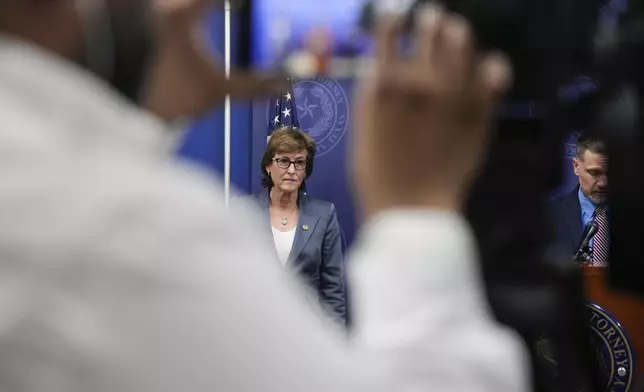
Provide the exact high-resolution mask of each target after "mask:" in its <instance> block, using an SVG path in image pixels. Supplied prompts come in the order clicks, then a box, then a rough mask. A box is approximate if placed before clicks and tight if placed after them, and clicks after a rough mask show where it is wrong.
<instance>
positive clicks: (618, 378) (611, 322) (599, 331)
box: [587, 303, 635, 392]
mask: <svg viewBox="0 0 644 392" xmlns="http://www.w3.org/2000/svg"><path fill="white" fill-rule="evenodd" d="M587 307H588V326H589V328H590V330H591V339H592V344H593V346H594V347H595V350H596V353H597V360H598V363H599V370H600V372H601V377H602V380H603V382H604V385H605V390H606V391H610V392H628V390H629V388H630V387H631V383H632V381H633V374H634V370H635V369H634V367H635V359H634V354H633V345H632V344H631V341H630V339H629V338H628V334H627V333H626V330H625V329H624V327H622V325H621V324H620V323H619V322H618V321H617V320H616V319H615V317H614V316H613V315H612V314H610V313H609V312H608V311H606V310H605V309H603V308H602V307H600V306H599V305H596V304H593V303H588V304H587Z"/></svg>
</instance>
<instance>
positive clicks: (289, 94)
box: [284, 93, 291, 101]
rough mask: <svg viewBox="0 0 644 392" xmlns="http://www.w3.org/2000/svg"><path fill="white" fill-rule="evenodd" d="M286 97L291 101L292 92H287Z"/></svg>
mask: <svg viewBox="0 0 644 392" xmlns="http://www.w3.org/2000/svg"><path fill="white" fill-rule="evenodd" d="M284 98H286V101H290V100H291V93H286V95H285V96H284Z"/></svg>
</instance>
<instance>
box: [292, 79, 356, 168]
mask: <svg viewBox="0 0 644 392" xmlns="http://www.w3.org/2000/svg"><path fill="white" fill-rule="evenodd" d="M293 89H294V92H295V105H296V107H297V115H298V120H299V121H300V127H301V128H302V129H304V130H306V131H307V132H308V134H309V135H310V136H311V137H312V138H313V140H315V142H316V143H317V148H318V153H317V156H322V155H324V154H326V153H327V152H329V151H331V150H332V149H333V148H335V147H336V146H337V145H338V143H339V142H340V140H342V138H343V137H344V134H345V133H346V131H347V126H348V123H349V103H348V101H347V95H346V93H345V92H344V89H343V88H342V86H341V85H340V83H338V82H337V81H336V80H334V79H331V78H327V77H322V76H320V77H317V78H315V79H307V80H300V81H297V82H295V85H294V87H293Z"/></svg>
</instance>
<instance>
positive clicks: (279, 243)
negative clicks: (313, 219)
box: [272, 227, 295, 266]
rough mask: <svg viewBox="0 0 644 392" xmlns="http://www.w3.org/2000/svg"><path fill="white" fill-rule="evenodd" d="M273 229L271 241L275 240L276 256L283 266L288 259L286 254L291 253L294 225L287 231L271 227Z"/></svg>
mask: <svg viewBox="0 0 644 392" xmlns="http://www.w3.org/2000/svg"><path fill="white" fill-rule="evenodd" d="M272 229H273V241H274V242H275V249H276V250H277V256H278V257H279V259H280V261H281V262H282V265H283V266H285V265H286V262H287V261H288V256H289V254H291V248H292V247H293V241H294V240H295V227H293V228H292V229H291V230H289V231H279V230H277V229H275V228H274V227H272Z"/></svg>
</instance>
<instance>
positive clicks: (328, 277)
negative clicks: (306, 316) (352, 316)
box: [320, 203, 347, 324]
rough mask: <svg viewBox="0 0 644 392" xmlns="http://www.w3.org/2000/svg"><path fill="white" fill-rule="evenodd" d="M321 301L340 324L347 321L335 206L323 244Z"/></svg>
mask: <svg viewBox="0 0 644 392" xmlns="http://www.w3.org/2000/svg"><path fill="white" fill-rule="evenodd" d="M320 300H321V301H322V303H323V305H324V307H325V308H326V309H327V310H328V311H329V312H330V313H331V314H332V315H333V317H334V319H336V320H337V321H338V322H339V323H341V324H345V323H346V319H347V298H346V291H345V276H344V262H343V256H342V237H341V234H340V224H339V223H338V215H337V214H336V210H335V205H334V204H333V203H331V207H330V209H329V224H328V226H327V227H326V232H325V233H324V239H323V242H322V264H321V265H320Z"/></svg>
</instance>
